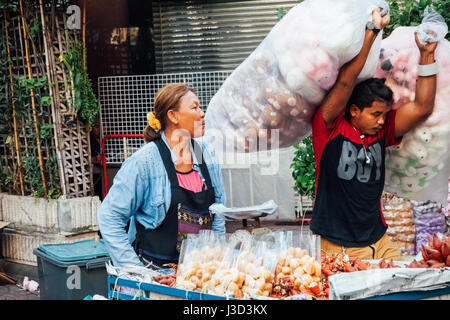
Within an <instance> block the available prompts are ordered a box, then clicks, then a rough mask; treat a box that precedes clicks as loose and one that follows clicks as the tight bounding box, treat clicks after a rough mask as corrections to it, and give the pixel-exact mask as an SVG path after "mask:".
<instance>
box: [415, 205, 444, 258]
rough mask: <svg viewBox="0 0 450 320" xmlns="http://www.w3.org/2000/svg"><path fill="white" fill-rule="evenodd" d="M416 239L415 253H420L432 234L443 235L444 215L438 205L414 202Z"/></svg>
mask: <svg viewBox="0 0 450 320" xmlns="http://www.w3.org/2000/svg"><path fill="white" fill-rule="evenodd" d="M414 215H415V225H416V239H415V244H416V245H415V253H416V254H418V253H419V252H420V247H421V246H422V244H425V245H427V244H428V238H429V237H432V236H433V234H434V233H436V234H444V233H445V231H446V223H445V215H444V213H443V212H442V208H441V206H440V205H439V204H437V203H435V202H432V201H427V202H416V204H415V207H414Z"/></svg>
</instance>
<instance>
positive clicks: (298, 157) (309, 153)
mask: <svg viewBox="0 0 450 320" xmlns="http://www.w3.org/2000/svg"><path fill="white" fill-rule="evenodd" d="M294 148H295V149H296V151H295V153H294V159H293V160H292V164H291V168H292V169H293V170H292V177H293V178H294V189H295V190H296V191H297V192H298V193H299V194H300V195H302V196H307V197H311V198H314V197H315V186H316V180H315V172H316V162H315V159H314V150H313V146H312V136H311V135H310V136H308V137H306V138H305V139H303V141H302V143H301V144H300V143H296V144H295V145H294Z"/></svg>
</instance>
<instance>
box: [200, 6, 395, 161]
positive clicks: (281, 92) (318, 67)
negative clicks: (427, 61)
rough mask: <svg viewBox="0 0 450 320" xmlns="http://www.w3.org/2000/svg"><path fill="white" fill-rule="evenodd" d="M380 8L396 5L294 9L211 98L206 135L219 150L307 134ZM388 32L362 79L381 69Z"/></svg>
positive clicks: (274, 144) (288, 141) (258, 146)
mask: <svg viewBox="0 0 450 320" xmlns="http://www.w3.org/2000/svg"><path fill="white" fill-rule="evenodd" d="M379 7H380V8H382V9H381V11H382V12H383V13H386V12H388V10H389V6H388V5H387V3H386V2H385V1H381V0H364V1H361V0H348V1H332V0H305V1H303V2H301V3H300V4H298V5H296V6H295V7H293V8H292V9H291V10H290V11H289V12H288V13H287V14H286V15H285V16H284V17H283V19H281V20H280V21H279V22H278V23H277V24H276V25H275V26H274V27H273V28H272V30H271V31H270V32H269V34H268V35H267V36H266V38H265V39H264V40H263V41H262V42H261V43H260V45H259V46H258V47H257V48H256V49H255V50H254V51H253V52H252V53H251V54H250V56H249V57H248V58H247V59H245V60H244V61H243V62H242V63H241V64H240V65H239V66H238V67H237V68H236V69H235V70H234V71H233V72H232V74H231V75H230V76H229V77H228V78H227V79H226V80H225V82H224V83H223V85H222V87H221V88H220V89H219V90H218V92H217V93H216V94H215V95H214V97H213V98H212V99H211V101H210V103H209V106H208V111H207V113H206V134H205V135H206V136H207V137H209V138H210V139H211V140H212V142H213V143H214V144H216V149H217V150H219V152H221V151H225V152H227V151H239V152H255V151H258V150H268V149H277V148H280V147H281V148H283V147H287V146H291V145H293V144H294V143H296V142H298V141H299V140H301V139H302V138H304V137H305V136H307V135H308V134H309V133H310V131H311V118H312V116H313V114H314V111H315V109H316V107H317V106H318V105H319V104H320V103H321V102H322V100H323V98H324V96H325V94H326V92H327V91H328V90H329V89H330V88H331V87H332V86H333V84H334V83H335V81H336V78H337V75H338V71H339V68H340V67H341V66H342V65H343V64H344V63H346V62H348V61H350V60H351V59H352V58H354V57H355V56H356V55H357V54H358V52H359V51H360V49H361V47H362V44H363V40H364V33H365V25H366V23H367V21H368V20H371V19H372V18H371V17H372V11H373V10H375V9H377V8H379ZM383 13H382V14H383ZM381 37H382V33H381V32H380V34H379V35H378V37H377V39H376V41H375V43H374V44H373V46H372V48H371V51H370V53H369V57H368V59H367V62H366V64H365V66H364V68H363V70H362V71H361V73H360V75H359V76H358V79H357V81H361V80H363V79H366V78H369V77H372V76H373V74H374V73H375V70H376V66H377V62H378V55H379V49H380V43H381Z"/></svg>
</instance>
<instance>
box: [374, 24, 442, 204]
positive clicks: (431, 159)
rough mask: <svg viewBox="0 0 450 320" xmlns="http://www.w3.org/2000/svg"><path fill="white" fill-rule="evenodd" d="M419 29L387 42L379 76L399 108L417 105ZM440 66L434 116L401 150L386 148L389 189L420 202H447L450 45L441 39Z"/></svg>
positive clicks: (402, 32)
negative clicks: (417, 33) (416, 35)
mask: <svg viewBox="0 0 450 320" xmlns="http://www.w3.org/2000/svg"><path fill="white" fill-rule="evenodd" d="M416 30H417V28H416V27H398V28H396V29H395V30H394V31H393V32H392V34H391V35H390V36H389V37H388V38H386V39H384V40H383V41H382V43H381V54H380V61H379V64H378V69H377V72H376V73H375V77H379V78H386V85H388V86H389V87H390V88H391V89H392V91H393V93H394V105H393V109H397V108H399V107H400V106H401V105H403V104H405V103H407V102H409V101H412V100H413V99H414V94H415V86H416V80H417V77H418V74H417V65H418V61H419V56H420V53H419V49H418V48H417V45H416V43H415V40H414V32H415V31H416ZM435 58H436V61H437V62H438V64H439V72H438V74H437V91H436V99H435V106H434V110H433V113H432V114H431V116H430V117H428V119H427V120H426V121H425V122H423V123H422V124H421V125H419V126H417V127H416V128H414V129H413V130H411V131H410V132H408V133H407V134H405V135H404V137H403V141H402V143H401V145H400V146H398V147H391V148H388V149H387V150H386V185H385V191H387V192H389V193H393V194H396V195H398V196H400V197H403V198H408V199H414V200H419V201H424V200H433V201H438V202H441V203H443V202H445V201H446V200H447V181H448V176H449V173H450V165H449V156H450V149H449V140H450V106H449V101H450V42H449V41H448V40H446V39H442V40H440V41H439V44H438V46H437V48H436V51H435Z"/></svg>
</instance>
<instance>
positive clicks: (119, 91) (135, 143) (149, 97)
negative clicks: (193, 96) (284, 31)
mask: <svg viewBox="0 0 450 320" xmlns="http://www.w3.org/2000/svg"><path fill="white" fill-rule="evenodd" d="M230 74H231V71H217V72H196V73H172V74H154V75H137V76H114V77H100V78H99V79H98V88H99V89H98V90H99V100H100V103H101V105H102V109H101V112H100V122H101V127H102V133H103V136H106V135H111V134H113V135H114V134H119V135H120V134H140V133H142V132H143V130H144V128H145V127H146V125H147V117H146V115H147V113H148V112H149V111H153V101H154V97H155V95H156V93H157V92H158V90H159V89H160V88H162V87H164V86H165V85H167V84H170V83H175V82H184V83H187V84H188V85H189V86H191V87H194V88H195V89H196V90H197V96H198V98H199V100H200V103H201V105H202V107H203V110H204V111H206V108H207V106H208V104H209V101H210V100H211V98H212V97H213V96H214V94H215V93H216V92H217V91H218V90H219V88H220V86H221V85H222V83H223V82H224V81H225V79H226V78H227V77H228V76H229V75H230ZM103 136H102V137H103ZM142 144H143V139H142V138H111V139H107V140H105V160H106V163H107V164H119V163H122V162H123V161H124V160H125V159H126V158H127V157H128V156H129V155H131V154H132V153H133V152H135V151H136V150H137V149H139V147H140V146H142Z"/></svg>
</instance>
